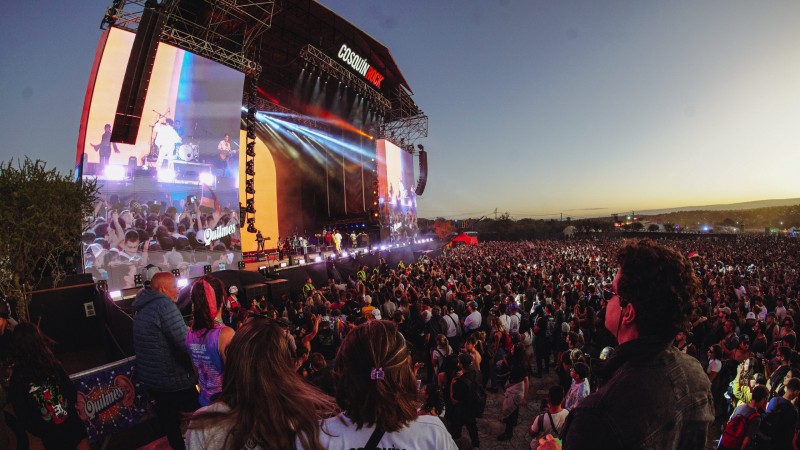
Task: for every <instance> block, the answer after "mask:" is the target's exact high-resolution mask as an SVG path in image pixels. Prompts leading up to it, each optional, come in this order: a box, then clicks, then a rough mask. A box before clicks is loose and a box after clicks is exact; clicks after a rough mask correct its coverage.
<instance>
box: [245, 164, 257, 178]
mask: <svg viewBox="0 0 800 450" xmlns="http://www.w3.org/2000/svg"><path fill="white" fill-rule="evenodd" d="M246 164H247V168H246V169H245V173H246V174H247V175H250V176H251V177H254V176H256V169H255V166H256V162H255V161H252V160H250V161H247V163H246Z"/></svg>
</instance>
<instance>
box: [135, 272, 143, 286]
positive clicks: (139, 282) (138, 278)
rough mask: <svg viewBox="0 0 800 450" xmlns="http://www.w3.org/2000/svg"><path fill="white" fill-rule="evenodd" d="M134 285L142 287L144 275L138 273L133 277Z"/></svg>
mask: <svg viewBox="0 0 800 450" xmlns="http://www.w3.org/2000/svg"><path fill="white" fill-rule="evenodd" d="M133 284H134V286H136V287H140V286H141V285H142V274H140V273H137V274H134V275H133Z"/></svg>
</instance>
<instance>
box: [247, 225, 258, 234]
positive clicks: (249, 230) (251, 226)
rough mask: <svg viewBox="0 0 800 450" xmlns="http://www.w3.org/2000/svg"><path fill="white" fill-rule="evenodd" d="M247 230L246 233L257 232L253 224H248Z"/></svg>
mask: <svg viewBox="0 0 800 450" xmlns="http://www.w3.org/2000/svg"><path fill="white" fill-rule="evenodd" d="M247 232H248V233H257V232H258V230H256V227H255V225H248V226H247Z"/></svg>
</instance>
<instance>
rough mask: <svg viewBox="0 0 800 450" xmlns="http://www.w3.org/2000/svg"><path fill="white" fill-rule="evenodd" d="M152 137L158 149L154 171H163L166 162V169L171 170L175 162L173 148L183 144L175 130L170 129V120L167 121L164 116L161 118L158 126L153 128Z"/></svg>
mask: <svg viewBox="0 0 800 450" xmlns="http://www.w3.org/2000/svg"><path fill="white" fill-rule="evenodd" d="M153 135H154V138H153V141H154V142H155V144H156V147H158V160H156V169H158V170H161V169H164V168H165V167H164V162H165V161H166V163H167V167H166V168H167V169H170V170H172V169H173V168H174V161H175V146H177V145H178V144H180V143H181V142H183V140H182V139H181V137H180V136H178V133H177V132H176V131H175V128H173V127H172V119H167V118H166V116H163V117H161V119H159V121H158V124H156V126H155V127H153Z"/></svg>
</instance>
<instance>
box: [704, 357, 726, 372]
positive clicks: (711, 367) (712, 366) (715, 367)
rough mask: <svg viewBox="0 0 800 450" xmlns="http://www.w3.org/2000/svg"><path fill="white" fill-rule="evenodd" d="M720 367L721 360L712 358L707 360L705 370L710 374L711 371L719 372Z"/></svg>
mask: <svg viewBox="0 0 800 450" xmlns="http://www.w3.org/2000/svg"><path fill="white" fill-rule="evenodd" d="M721 369H722V361H720V360H718V359H712V360H710V361H708V370H707V371H706V372H708V374H709V375H711V372H719V371H720V370H721Z"/></svg>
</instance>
